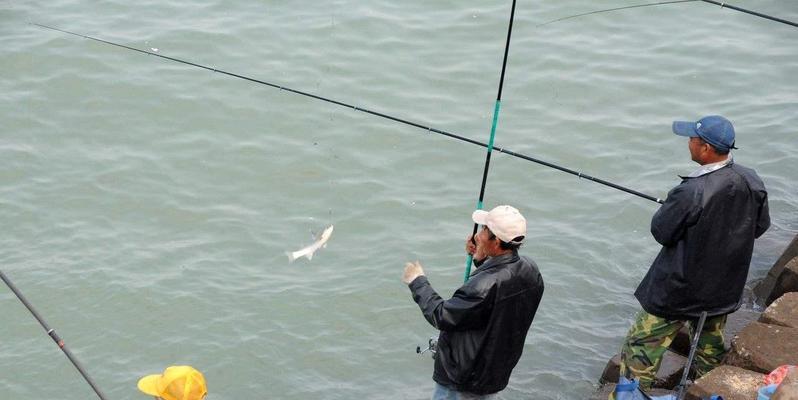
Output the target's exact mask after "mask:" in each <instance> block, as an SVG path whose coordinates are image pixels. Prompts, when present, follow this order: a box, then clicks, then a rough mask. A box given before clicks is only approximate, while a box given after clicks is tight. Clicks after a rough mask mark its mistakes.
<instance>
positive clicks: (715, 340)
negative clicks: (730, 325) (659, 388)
mask: <svg viewBox="0 0 798 400" xmlns="http://www.w3.org/2000/svg"><path fill="white" fill-rule="evenodd" d="M685 323H688V324H689V330H690V337H691V338H692V336H693V334H694V332H695V329H696V326H695V325H696V324H697V323H698V321H697V320H692V321H680V320H667V319H665V318H660V317H657V316H655V315H651V314H649V313H647V312H645V311H640V313H639V314H637V318H636V320H635V323H634V324H633V325H632V328H631V329H629V333H628V334H627V335H626V339H625V340H624V343H623V346H622V347H621V376H624V375H626V374H627V373H628V374H629V377H630V378H637V379H639V380H640V388H642V389H643V390H649V389H651V385H652V384H653V383H654V379H655V376H656V374H657V370H658V369H659V366H660V363H661V362H662V356H663V355H664V354H665V350H666V349H667V348H668V346H670V344H671V342H672V341H673V339H674V338H675V337H676V334H677V333H678V332H679V329H681V327H682V326H683V325H684V324H685ZM725 325H726V316H725V315H720V316H716V317H711V318H707V319H706V321H705V322H704V329H702V330H701V337H700V338H699V339H698V347H697V348H696V356H695V372H696V375H697V377H700V376H701V375H704V374H706V373H707V372H709V371H711V370H712V369H713V368H715V367H716V366H718V364H720V362H721V361H722V359H723V356H724V354H725V353H726V348H725V346H724V344H723V327H724V326H725Z"/></svg>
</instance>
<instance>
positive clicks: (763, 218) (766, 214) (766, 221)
mask: <svg viewBox="0 0 798 400" xmlns="http://www.w3.org/2000/svg"><path fill="white" fill-rule="evenodd" d="M760 196H761V198H762V200H761V202H760V204H759V215H758V216H757V220H756V232H754V237H757V238H758V237H760V236H762V234H763V233H765V231H766V230H768V228H770V208H769V206H768V193H767V192H765V191H762V192H760Z"/></svg>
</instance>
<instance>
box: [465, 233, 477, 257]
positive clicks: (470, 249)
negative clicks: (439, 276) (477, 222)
mask: <svg viewBox="0 0 798 400" xmlns="http://www.w3.org/2000/svg"><path fill="white" fill-rule="evenodd" d="M465 250H466V253H468V254H471V255H472V256H473V255H474V253H476V252H477V244H476V242H474V235H469V236H468V238H467V239H466V246H465Z"/></svg>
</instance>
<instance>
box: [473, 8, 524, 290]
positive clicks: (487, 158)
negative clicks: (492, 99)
mask: <svg viewBox="0 0 798 400" xmlns="http://www.w3.org/2000/svg"><path fill="white" fill-rule="evenodd" d="M514 19H515V0H513V5H512V8H511V9H510V22H509V23H508V25H507V43H505V45H504V59H503V60H502V72H501V76H500V77H499V92H498V93H497V94H496V103H495V105H494V106H493V122H492V123H491V125H490V139H489V140H488V151H487V152H486V154H485V167H484V169H483V171H482V185H481V186H480V188H479V200H477V210H481V209H482V207H483V204H482V201H483V200H484V199H485V186H486V185H487V183H488V171H489V170H490V155H491V153H493V141H494V139H496V126H497V125H498V124H499V111H500V110H501V105H502V88H503V87H504V73H505V71H506V70H507V55H508V54H509V53H510V38H511V37H512V34H513V20H514ZM477 229H479V224H477V223H474V231H473V232H472V233H471V240H472V241H473V240H474V236H475V235H476V234H477ZM473 261H474V256H472V255H471V254H469V255H468V257H467V259H466V264H465V274H464V276H463V281H464V282H466V281H468V277H469V276H471V264H472V263H473Z"/></svg>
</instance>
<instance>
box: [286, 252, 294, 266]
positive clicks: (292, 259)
mask: <svg viewBox="0 0 798 400" xmlns="http://www.w3.org/2000/svg"><path fill="white" fill-rule="evenodd" d="M285 255H287V256H288V262H289V263H292V262H294V260H296V257H294V253H291V252H290V251H286V252H285Z"/></svg>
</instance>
